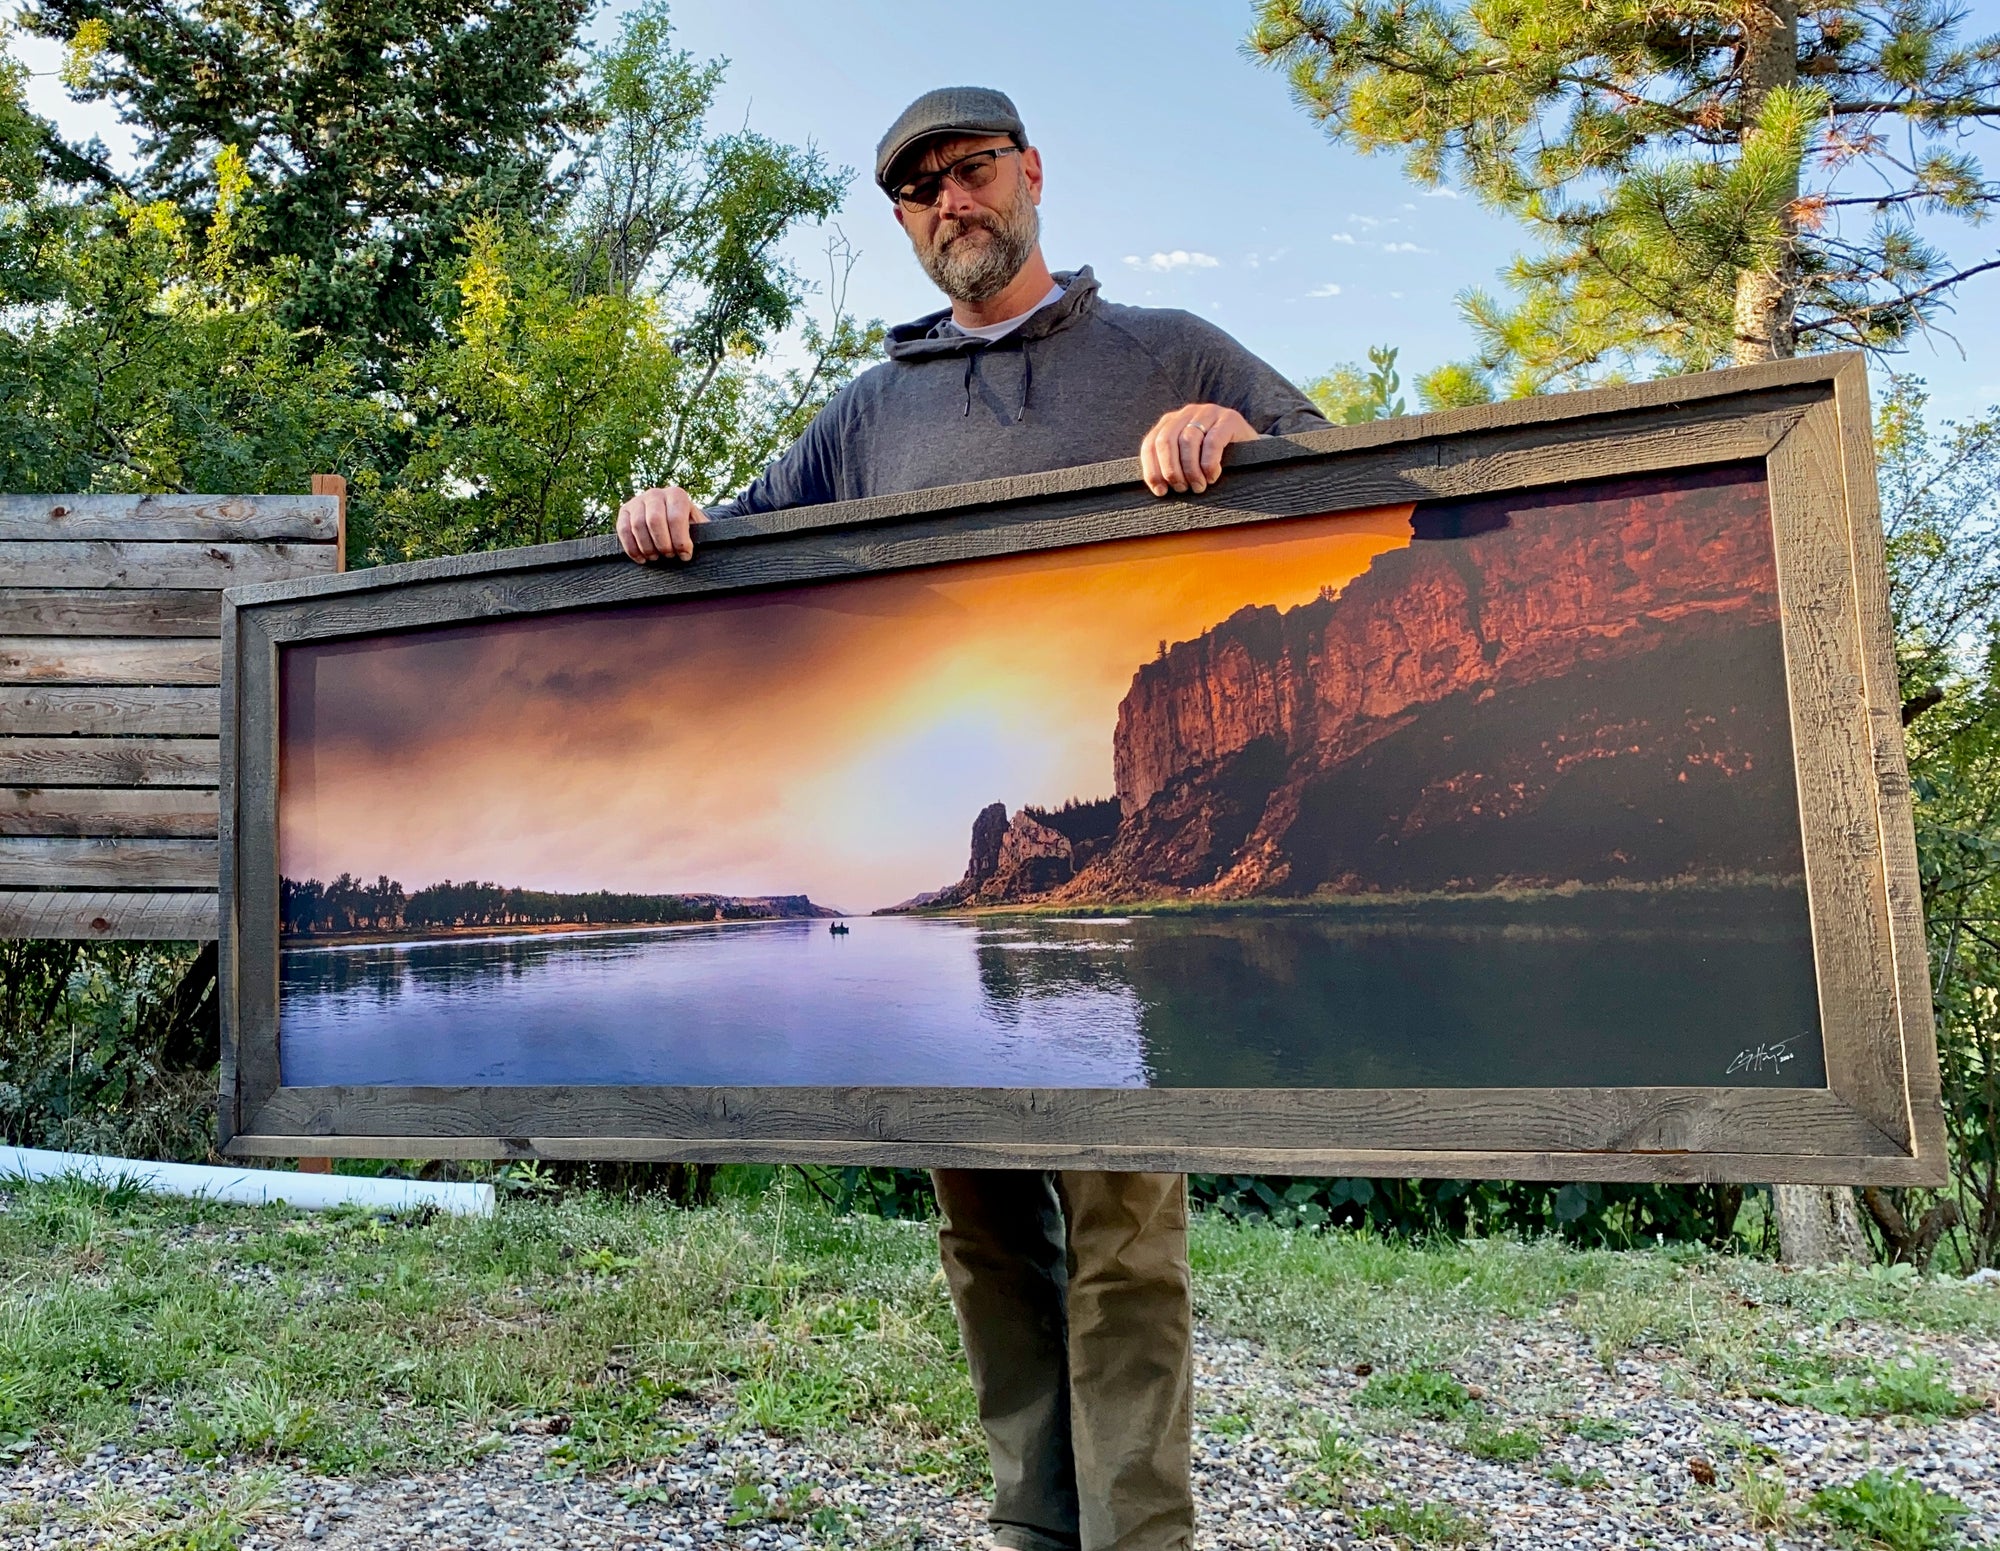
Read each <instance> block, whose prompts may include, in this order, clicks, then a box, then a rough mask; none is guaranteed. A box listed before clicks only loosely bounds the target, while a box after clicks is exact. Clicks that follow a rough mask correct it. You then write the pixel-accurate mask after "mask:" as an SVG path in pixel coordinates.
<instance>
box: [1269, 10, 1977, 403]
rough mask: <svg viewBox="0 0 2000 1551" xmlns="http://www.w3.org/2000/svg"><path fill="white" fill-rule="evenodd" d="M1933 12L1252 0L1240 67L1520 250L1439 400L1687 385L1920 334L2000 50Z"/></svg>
mask: <svg viewBox="0 0 2000 1551" xmlns="http://www.w3.org/2000/svg"><path fill="white" fill-rule="evenodd" d="M1962 23H1963V13H1962V12H1961V11H1958V10H1956V9H1954V8H1953V7H1952V6H1951V5H1950V4H1949V3H1947V0H1823V3H1818V4H1814V5H1811V6H1805V7H1802V6H1800V5H1798V4H1797V3H1796V0H1746V3H1743V4H1736V5H1726V6H1725V5H1715V4H1708V3H1704V0H1664V3H1657V0H1260V3H1259V4H1258V6H1257V24H1256V27H1255V30H1254V31H1253V32H1252V34H1251V36H1250V39H1249V47H1250V49H1251V51H1252V52H1253V53H1254V54H1255V55H1256V56H1258V57H1260V58H1261V59H1263V60H1265V61H1266V62H1268V63H1270V64H1272V65H1274V66H1278V67H1282V68H1284V69H1285V70H1286V71H1287V72H1288V74H1289V79H1290V82H1291V87H1292V92H1293V95H1294V97H1295V98H1296V99H1297V101H1298V102H1299V103H1300V104H1301V105H1302V106H1303V107H1304V108H1305V109H1306V110H1307V111H1308V112H1309V113H1311V114H1312V115H1313V116H1314V117H1315V118H1316V119H1318V120H1319V121H1320V122H1321V123H1322V124H1323V125H1324V126H1325V128H1326V130H1327V132H1328V134H1329V135H1331V136H1332V137H1333V138H1334V139H1336V140H1338V141H1340V142H1342V143H1345V144H1348V145H1351V146H1354V147H1356V148H1357V149H1360V150H1362V151H1369V152H1376V151H1390V152H1398V153H1400V154H1401V155H1402V156H1403V158H1404V164H1405V166H1406V167H1407V169H1408V171H1409V173H1410V175H1411V176H1412V177H1414V178H1416V179H1417V180H1419V181H1421V182H1425V183H1431V184H1436V183H1438V182H1441V181H1442V180H1444V179H1446V178H1448V177H1455V178H1458V179H1461V180H1463V182H1464V183H1465V184H1466V185H1467V186H1468V187H1469V188H1470V189H1472V190H1473V191H1474V192H1475V193H1476V194H1477V195H1478V196H1479V197H1480V198H1481V199H1483V200H1485V201H1486V202H1487V203H1488V204H1489V205H1491V206H1493V207H1494V208H1496V209H1499V210H1502V211H1505V212H1507V213H1508V214H1511V215H1513V216H1515V217H1517V218H1519V219H1520V220H1522V221H1523V222H1525V223H1526V224H1527V225H1528V226H1529V227H1530V228H1531V229H1532V230H1533V231H1534V232H1535V233H1536V234H1537V236H1538V237H1539V238H1540V239H1541V242H1540V246H1539V248H1538V249H1537V250H1536V251H1534V252H1531V253H1529V254H1527V255H1525V256H1523V257H1521V258H1519V259H1517V260H1516V261H1515V263H1514V265H1513V268H1512V270H1511V271H1510V273H1509V279H1510V281H1511V283H1512V287H1513V289H1514V292H1515V298H1514V300H1513V301H1512V302H1511V303H1503V302H1501V301H1498V300H1496V299H1494V298H1493V297H1491V296H1488V295H1484V294H1481V293H1477V292H1474V293H1471V294H1469V295H1468V296H1467V297H1466V298H1464V302H1463V305H1464V308H1465V312H1466V315H1467V317H1468V319H1469V321H1470V322H1471V324H1472V326H1473V328H1474V330H1475V332H1476V333H1477V335H1478V337H1479V340H1480V346H1481V350H1480V359H1479V361H1478V362H1477V363H1474V365H1473V366H1472V368H1470V369H1461V370H1460V371H1459V372H1457V373H1456V374H1455V375H1454V376H1453V377H1451V378H1450V379H1448V380H1445V381H1442V382H1440V383H1439V385H1438V391H1439V394H1440V397H1450V396H1452V395H1456V396H1458V397H1459V398H1460V399H1462V398H1463V397H1464V396H1465V395H1467V394H1469V393H1472V392H1475V391H1477V390H1478V389H1479V388H1480V387H1481V386H1482V385H1484V386H1485V387H1486V389H1487V391H1489V392H1490V391H1495V390H1497V391H1501V392H1507V393H1521V392H1534V391H1539V390H1541V389H1543V388H1546V387H1550V386H1568V385H1576V384H1579V383H1581V382H1584V381H1587V380H1591V379H1593V378H1595V377H1598V376H1600V375H1602V374H1604V373H1606V372H1615V371H1619V370H1632V369H1640V370H1655V369H1664V370H1668V371H1686V370H1699V369H1703V368H1706V367H1710V366H1714V365H1717V364H1719V363H1722V362H1726V361H1732V360H1733V361H1738V362H1742V361H1751V360H1762V359H1768V358H1770V357H1773V356H1787V355H1791V354H1793V353H1794V351H1795V350H1797V349H1801V348H1803V349H1824V348H1829V347H1833V346H1838V345H1859V346H1864V347H1868V348H1878V349H1879V348H1893V347H1894V346H1895V345H1897V344H1898V343H1899V342H1901V341H1902V340H1903V339H1905V338H1906V337H1907V336H1908V335H1909V334H1910V333H1911V332H1912V331H1913V330H1916V329H1919V328H1925V327H1936V326H1937V320H1938V318H1939V315H1940V312H1941V310H1942V309H1944V308H1945V307H1946V305H1947V304H1948V300H1949V297H1950V294H1951V292H1952V291H1953V289H1954V288H1955V287H1956V286H1958V285H1959V284H1960V283H1961V282H1963V281H1964V280H1966V279H1968V278H1969V277H1971V276H1973V275H1976V274H1978V273H1980V272H1982V271H1984V270H1988V269H1992V268H1994V267H1996V266H2000V258H1984V257H1982V258H1979V259H1977V260H1971V261H1965V262H1959V263H1954V262H1953V261H1952V260H1950V259H1949V258H1948V257H1947V255H1946V253H1945V251H1944V249H1943V248H1942V247H1941V246H1940V245H1939V242H1938V240H1937V239H1936V238H1935V236H1934V235H1933V228H1934V227H1935V226H1937V225H1938V224H1940V221H1942V222H1943V223H1944V224H1949V223H1951V222H1954V221H1956V222H1963V223H1972V224H1976V223H1978V222H1980V221H1983V220H1984V219H1985V218H1986V217H1987V216H1988V215H1989V214H1990V213H1991V211H1992V209H1993V207H1994V204H1995V202H1996V200H2000V187H1996V186H1995V185H1994V184H1992V183H1989V182H1988V181H1987V179H1986V177H1985V174H1984V172H1983V170H1982V168H1981V166H1980V164H1979V162H1978V160H1977V158H1976V157H1974V156H1973V155H1972V154H1971V152H1970V151H1969V150H1967V149H1966V146H1965V144H1964V140H1963V132H1964V131H1965V130H1966V129H1967V128H1970V127H1976V126H1977V125H1979V124H1982V123H1987V122H1991V121H1992V120H1994V119H1995V118H2000V39H1995V38H1985V39H1978V40H1975V41H1964V40H1962V38H1961V30H1962Z"/></svg>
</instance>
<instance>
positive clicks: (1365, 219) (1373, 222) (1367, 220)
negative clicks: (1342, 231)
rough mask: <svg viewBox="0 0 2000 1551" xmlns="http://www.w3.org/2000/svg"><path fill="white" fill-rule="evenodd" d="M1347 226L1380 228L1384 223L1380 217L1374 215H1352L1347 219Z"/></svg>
mask: <svg viewBox="0 0 2000 1551" xmlns="http://www.w3.org/2000/svg"><path fill="white" fill-rule="evenodd" d="M1347 224H1348V225H1349V226H1380V225H1381V224H1382V222H1381V220H1380V219H1379V218H1378V217H1376V216H1372V215H1350V216H1348V218H1347ZM1392 224H1393V223H1392Z"/></svg>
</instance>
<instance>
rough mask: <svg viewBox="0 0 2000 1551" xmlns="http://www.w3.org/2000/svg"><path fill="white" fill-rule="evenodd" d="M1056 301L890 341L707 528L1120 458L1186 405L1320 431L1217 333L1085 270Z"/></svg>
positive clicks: (1305, 408) (940, 317)
mask: <svg viewBox="0 0 2000 1551" xmlns="http://www.w3.org/2000/svg"><path fill="white" fill-rule="evenodd" d="M1056 280H1057V282H1058V283H1059V284H1061V285H1062V286H1063V288H1064V290H1063V295H1062V297H1061V299H1060V300H1058V301H1055V302H1052V303H1050V304H1049V305H1048V306H1047V307H1044V308H1042V310H1041V311H1039V312H1037V313H1035V314H1034V315H1033V316H1032V317H1030V318H1029V319H1028V321H1027V322H1025V323H1023V324H1022V325H1021V326H1020V327H1019V328H1018V329H1015V330H1014V331H1013V332H1012V333H1010V334H1006V335H1003V336H1002V337H1001V338H999V339H997V340H994V341H993V342H992V343H990V344H989V343H988V342H987V341H985V340H982V339H978V338H975V337H974V336H972V335H970V334H965V333H961V332H960V331H959V330H957V329H955V328H953V327H952V326H951V313H950V311H949V310H947V311H944V312H936V313H932V314H931V315H930V316H929V317H925V318H919V319H917V321H916V322H914V323H905V324H901V325H899V326H898V327H896V328H893V329H891V330H890V331H889V359H888V360H886V361H884V362H883V363H882V364H881V365H879V366H874V367H871V368H869V369H868V370H867V371H865V372H863V373H862V374H861V375H860V376H859V377H857V378H855V379H854V381H852V382H850V383H849V384H848V385H847V386H846V387H844V388H842V389H841V390H840V392H838V393H837V394H835V395H834V397H833V401H832V402H831V403H829V404H828V405H827V406H826V408H825V409H823V410H821V411H820V412H819V414H818V415H816V416H815V417H814V418H813V422H812V424H811V425H809V426H807V427H806V429H805V434H804V435H802V436H800V438H799V439H798V440H797V441H796V442H794V443H793V444H792V446H791V448H790V449H789V450H788V451H786V453H785V454H784V455H783V456H782V457H780V458H779V459H778V460H777V461H776V462H775V463H773V464H772V465H771V466H770V467H769V468H767V469H766V470H765V471H764V472H763V473H762V474H760V475H758V476H757V478H756V479H755V480H753V481H751V484H750V487H749V488H748V489H747V490H745V491H744V492H743V493H742V494H741V495H739V496H737V497H735V498H734V499H733V500H730V501H726V502H721V503H718V504H717V505H715V506H712V507H710V508H708V513H709V515H710V516H711V517H731V516H740V515H743V514H745V513H749V512H768V511H776V510H778V509H780V508H782V507H789V506H818V505H820V504H822V503H824V502H828V501H850V500H856V499H859V498H860V497H863V496H871V495H889V494H893V493H895V492H898V491H903V490H927V489H931V488H933V487H935V486H938V485H956V484H962V483H964V482H965V481H967V480H975V479H1000V478H1005V477H1008V476H1011V475H1015V474H1035V473H1040V472H1041V471H1042V470H1044V469H1059V468H1069V467H1073V466H1074V465H1076V464H1079V463H1102V462H1104V461H1106V460H1107V459H1111V458H1129V457H1133V456H1135V455H1136V454H1137V453H1138V451H1139V439H1140V438H1141V437H1142V436H1144V435H1145V433H1146V432H1147V431H1148V430H1149V429H1151V427H1152V425H1153V423H1154V422H1155V421H1157V420H1158V419H1159V418H1160V416H1162V415H1164V414H1166V413H1167V412H1168V411H1169V410H1173V409H1179V408H1180V407H1181V406H1182V405H1183V404H1211V403H1212V404H1223V405H1226V406H1228V407H1229V408H1232V409H1235V410H1237V411H1238V412H1239V413H1241V414H1242V416H1243V418H1244V419H1246V420H1248V421H1249V422H1250V424H1251V425H1253V426H1255V427H1256V428H1257V429H1258V430H1259V431H1260V432H1262V433H1263V434H1265V435H1267V436H1283V435H1287V434H1289V433H1291V432H1295V431H1316V430H1320V429H1323V428H1324V427H1325V426H1326V424H1327V422H1326V421H1325V419H1324V418H1322V417H1321V415H1320V413H1319V411H1318V410H1316V409H1314V408H1313V406H1312V403H1311V401H1310V400H1309V399H1307V398H1306V396H1305V395H1304V394H1303V393H1301V392H1299V390H1298V389H1297V388H1295V387H1293V386H1292V385H1291V384H1290V383H1289V382H1287V381H1285V379H1284V378H1282V377H1280V376H1279V375H1278V374H1277V372H1276V371H1274V370H1272V368H1271V367H1269V366H1267V365H1266V364H1265V363H1264V362H1262V361H1260V360H1259V359H1258V358H1257V357H1256V356H1254V355H1252V354H1251V353H1250V352H1249V351H1247V350H1245V349H1244V348H1243V347H1242V346H1241V345H1239V344H1238V343H1237V342H1236V341H1235V340H1233V339H1231V338H1230V337H1229V336H1228V335H1227V334H1225V333H1223V332H1222V330H1221V329H1219V328H1217V327H1216V326H1215V325H1214V324H1212V323H1207V322H1204V321H1203V320H1202V319H1200V318H1197V317H1195V316H1194V315H1193V314H1192V313H1187V312H1181V311H1179V310H1177V309H1173V308H1166V307H1124V306H1120V305H1119V304H1118V303H1116V302H1107V301H1104V300H1102V299H1100V298H1099V296H1098V294H1097V280H1096V277H1095V276H1093V275H1092V274H1091V272H1090V270H1089V269H1088V268H1087V267H1086V268H1083V269H1079V270H1077V271H1075V272H1074V273H1073V274H1058V275H1057V276H1056Z"/></svg>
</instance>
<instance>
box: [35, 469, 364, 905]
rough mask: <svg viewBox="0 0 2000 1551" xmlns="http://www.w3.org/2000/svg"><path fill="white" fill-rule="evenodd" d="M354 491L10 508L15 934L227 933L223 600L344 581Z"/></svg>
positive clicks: (77, 499) (335, 482)
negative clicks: (222, 886)
mask: <svg viewBox="0 0 2000 1551" xmlns="http://www.w3.org/2000/svg"><path fill="white" fill-rule="evenodd" d="M346 489H347V482H346V481H345V480H344V479H342V478H340V476H338V475H333V474H321V475H315V476H314V477H313V493H312V494H311V495H302V496H301V495H266V496H203V495H190V496H179V495H154V496H116V495H89V496H66V495H57V496H0V937H13V938H19V937H83V938H100V939H107V940H108V939H117V938H128V939H129V938H151V939H167V940H173V939H180V940H205V939H209V938H213V937H214V936H215V934H216V909H215V891H216V861H217V856H216V829H217V805H216V804H217V799H216V785H217V781H218V778H219V775H220V761H219V735H220V731H221V719H220V711H219V706H218V702H217V696H218V694H219V689H218V685H219V684H220V681H221V670H222V646H221V633H220V624H221V609H222V590H223V588H225V587H234V586H242V585H246V584H248V583H251V582H266V581H280V580H288V579H291V578H294V577H301V576H316V575H321V574H323V573H325V572H329V571H338V570H341V569H343V568H344V565H345V556H346Z"/></svg>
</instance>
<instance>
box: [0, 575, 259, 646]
mask: <svg viewBox="0 0 2000 1551" xmlns="http://www.w3.org/2000/svg"><path fill="white" fill-rule="evenodd" d="M221 617H222V594H221V593H220V592H218V591H214V590H200V589H194V588H146V587H130V588H120V587H105V588H89V587H0V636H10V635H66V636H107V635H178V636H206V637H208V638H209V639H211V640H213V639H214V637H215V634H216V622H217V621H218V620H219V619H220V618H221Z"/></svg>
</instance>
